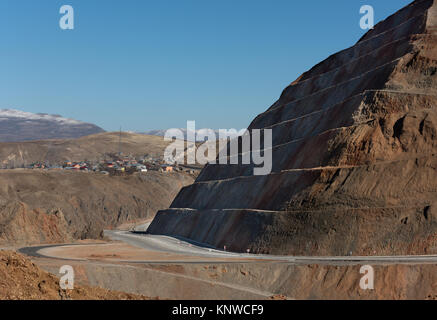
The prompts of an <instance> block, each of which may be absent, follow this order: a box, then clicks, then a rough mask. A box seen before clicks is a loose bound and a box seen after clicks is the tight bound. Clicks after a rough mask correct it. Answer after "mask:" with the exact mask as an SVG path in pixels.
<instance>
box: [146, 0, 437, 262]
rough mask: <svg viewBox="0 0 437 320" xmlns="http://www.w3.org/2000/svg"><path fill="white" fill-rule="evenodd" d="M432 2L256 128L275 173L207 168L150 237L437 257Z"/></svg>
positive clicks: (299, 87) (305, 85)
mask: <svg viewBox="0 0 437 320" xmlns="http://www.w3.org/2000/svg"><path fill="white" fill-rule="evenodd" d="M436 44H437V0H436V1H430V0H426V1H415V2H413V3H412V4H410V5H409V6H407V7H405V8H403V9H402V10H400V11H399V12H397V13H396V14H394V15H393V16H391V17H389V18H387V19H386V20H384V21H383V22H381V23H379V24H378V25H376V26H375V28H374V29H373V30H371V31H370V32H368V33H367V34H366V35H365V36H364V37H363V38H362V39H361V40H360V41H359V42H358V43H357V44H355V45H354V46H353V47H351V48H349V49H346V50H343V51H341V52H339V53H337V54H335V55H332V56H331V57H329V58H328V59H326V60H325V61H323V62H321V63H319V64H318V65H316V66H315V67H314V68H312V69H311V70H309V71H308V72H306V73H304V74H303V75H302V76H301V77H300V78H299V79H298V80H296V81H295V82H293V83H292V84H291V85H290V86H288V87H287V88H286V89H285V90H284V91H283V93H282V95H281V97H280V99H279V100H278V101H277V102H276V103H275V104H273V106H271V107H270V108H269V109H268V110H267V111H266V112H264V113H262V114H260V115H259V116H257V117H256V118H255V119H254V120H253V122H252V124H251V125H250V129H263V128H268V129H272V130H273V150H272V154H273V166H272V172H271V174H269V175H266V176H254V175H253V165H207V166H206V167H205V168H204V170H203V171H202V172H201V174H200V176H199V177H198V179H197V180H196V181H195V183H194V184H192V185H190V186H187V187H185V188H183V189H182V190H181V192H180V193H179V195H178V196H177V197H176V198H175V200H174V201H173V203H172V205H171V208H170V209H168V210H163V211H160V212H159V213H158V214H157V216H156V218H155V219H154V221H153V223H152V224H151V226H150V228H149V230H148V232H149V233H153V234H165V235H172V236H179V237H183V238H188V239H192V240H195V241H198V242H202V243H206V244H209V245H212V246H215V247H217V248H223V247H224V246H227V249H228V250H233V251H240V252H246V251H247V250H248V249H250V250H251V252H257V253H270V254H293V255H347V254H351V253H352V254H354V255H357V254H364V255H367V254H369V255H370V254H371V255H374V254H423V253H431V252H432V253H437V247H436V246H437V243H436V240H435V239H437V237H436V235H437V234H436V232H437V207H436V206H437V179H436V178H437V174H436V168H437V158H436V157H435V155H436V153H437V75H436V71H437V46H436Z"/></svg>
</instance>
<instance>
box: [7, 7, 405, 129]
mask: <svg viewBox="0 0 437 320" xmlns="http://www.w3.org/2000/svg"><path fill="white" fill-rule="evenodd" d="M410 2H411V1H409V0H384V1H381V0H333V1H326V0H313V1H300V0H216V1H212V0H171V1H170V0H154V1H150V0H123V1H121V0H111V1H109V0H108V1H103V0H62V1H58V0H0V108H15V109H20V110H23V111H29V112H43V113H54V114H61V115H63V116H65V117H71V118H75V119H78V120H83V121H87V122H92V123H95V124H97V125H99V126H101V127H103V128H104V129H105V130H118V128H119V127H120V126H122V127H123V130H131V131H145V130H148V129H167V128H172V127H184V126H185V125H186V121H187V120H196V126H197V128H201V127H202V128H203V127H208V128H215V129H218V128H237V129H241V128H245V127H247V126H248V125H249V123H250V122H251V120H252V119H253V118H254V117H255V116H256V115H257V114H259V113H261V112H263V111H264V110H265V109H267V108H268V107H269V106H270V105H271V104H272V103H273V102H274V101H275V100H276V99H277V98H278V97H279V95H280V94H281V91H282V90H283V88H284V87H286V86H287V85H288V84H289V83H290V82H292V81H293V80H294V79H296V78H297V77H298V76H299V75H300V74H301V73H302V72H304V71H306V70H307V69H309V68H311V67H312V66H313V65H314V64H316V63H318V62H320V61H322V60H323V59H325V58H327V57H328V56H329V55H330V54H333V53H335V52H337V51H339V50H341V49H344V48H346V47H349V46H351V45H353V44H354V43H355V42H356V41H357V40H358V39H359V38H360V37H361V36H362V35H363V33H364V31H363V30H361V29H360V27H359V20H360V14H359V9H360V7H361V6H362V5H364V4H369V5H372V6H373V7H374V9H375V18H376V21H380V20H382V19H384V18H386V17H387V16H388V15H390V14H392V13H394V12H395V11H396V10H398V9H400V8H402V7H403V6H405V5H407V4H408V3H410ZM65 4H68V5H72V6H73V8H74V10H75V29H74V30H68V31H67V30H61V29H60V28H59V19H60V18H61V15H60V14H59V9H60V7H61V6H62V5H65Z"/></svg>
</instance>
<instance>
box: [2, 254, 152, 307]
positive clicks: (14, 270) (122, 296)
mask: <svg viewBox="0 0 437 320" xmlns="http://www.w3.org/2000/svg"><path fill="white" fill-rule="evenodd" d="M145 299H146V297H143V296H139V295H134V294H128V293H122V292H116V291H110V290H106V289H101V288H93V287H89V286H77V285H75V288H74V289H73V290H61V289H60V287H59V279H58V278H56V277H55V276H53V275H51V274H49V273H47V272H45V271H43V270H41V269H40V268H39V267H37V266H36V265H35V264H34V263H32V262H31V261H30V260H28V259H27V258H25V257H23V256H22V255H20V254H17V253H15V252H11V251H0V300H145Z"/></svg>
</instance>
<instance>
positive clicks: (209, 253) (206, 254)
mask: <svg viewBox="0 0 437 320" xmlns="http://www.w3.org/2000/svg"><path fill="white" fill-rule="evenodd" d="M105 236H107V237H108V238H110V239H111V240H115V241H122V242H124V243H127V244H130V245H132V246H135V247H139V248H142V249H146V250H149V251H155V252H164V253H174V254H178V255H182V256H190V257H198V258H200V259H197V260H196V261H195V262H193V261H192V260H188V261H174V260H173V261H171V260H170V261H168V263H185V262H186V263H215V262H217V263H219V262H222V263H230V262H231V263H232V262H236V261H232V260H227V261H226V260H225V259H237V260H238V261H237V262H242V261H244V263H246V262H247V263H251V262H252V263H254V262H256V263H259V262H263V261H264V262H279V263H293V264H330V265H345V264H437V255H428V256H371V257H355V256H347V257H298V256H274V255H255V254H240V253H233V252H225V251H220V250H216V249H214V248H210V247H207V246H203V245H202V244H195V243H192V242H191V243H190V242H188V241H187V240H183V239H176V238H173V237H168V236H157V235H149V234H145V233H140V232H135V233H133V232H129V231H105ZM62 246H66V245H49V246H40V247H25V248H21V249H20V250H19V252H21V253H24V254H26V255H29V256H37V257H47V258H53V257H49V256H45V255H44V254H41V253H40V252H39V251H40V250H41V249H44V248H49V247H62ZM68 246H70V245H68ZM78 246H80V244H79V245H78ZM84 246H85V245H84ZM201 258H205V260H202V259H201ZM206 258H207V259H206ZM212 258H215V259H221V260H220V261H211V259H212ZM72 260H74V259H72ZM129 262H134V263H151V262H150V261H129ZM165 262H166V261H160V262H159V263H165Z"/></svg>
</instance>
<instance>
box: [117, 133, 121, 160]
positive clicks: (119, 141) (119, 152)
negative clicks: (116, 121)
mask: <svg viewBox="0 0 437 320" xmlns="http://www.w3.org/2000/svg"><path fill="white" fill-rule="evenodd" d="M118 156H119V158H121V126H120V135H119V137H118Z"/></svg>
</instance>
